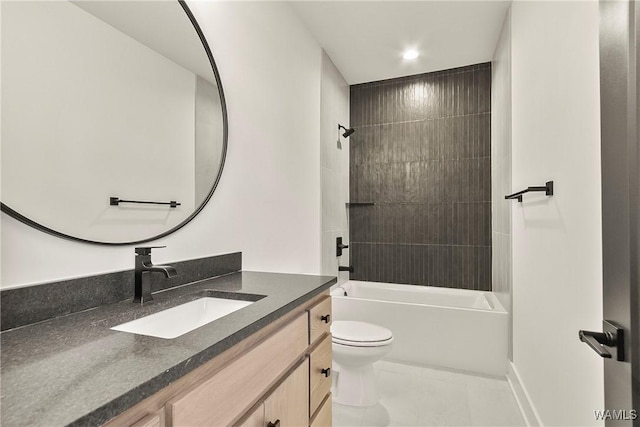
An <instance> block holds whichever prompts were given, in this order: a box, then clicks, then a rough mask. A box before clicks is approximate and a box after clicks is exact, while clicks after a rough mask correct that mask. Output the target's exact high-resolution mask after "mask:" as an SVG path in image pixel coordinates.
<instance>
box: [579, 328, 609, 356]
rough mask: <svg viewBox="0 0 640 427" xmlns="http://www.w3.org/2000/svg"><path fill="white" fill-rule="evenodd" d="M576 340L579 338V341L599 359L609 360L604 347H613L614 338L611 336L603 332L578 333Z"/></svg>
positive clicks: (607, 352)
mask: <svg viewBox="0 0 640 427" xmlns="http://www.w3.org/2000/svg"><path fill="white" fill-rule="evenodd" d="M578 338H580V341H582V342H584V343H586V344H587V345H588V346H589V347H591V348H592V349H593V350H594V351H595V352H596V353H598V354H599V355H600V356H601V357H604V358H605V359H611V353H609V351H608V350H607V349H605V348H604V346H605V345H606V346H608V347H613V346H615V344H616V343H615V338H614V337H613V336H612V335H610V334H606V333H603V332H593V331H578Z"/></svg>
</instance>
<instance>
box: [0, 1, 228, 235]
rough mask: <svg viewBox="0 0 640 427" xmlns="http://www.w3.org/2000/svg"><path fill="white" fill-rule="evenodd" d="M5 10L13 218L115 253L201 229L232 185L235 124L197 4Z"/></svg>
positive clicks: (75, 4)
mask: <svg viewBox="0 0 640 427" xmlns="http://www.w3.org/2000/svg"><path fill="white" fill-rule="evenodd" d="M1 3H2V4H1V7H2V14H1V15H2V22H1V25H2V26H1V33H2V34H1V37H2V39H1V40H2V50H1V53H2V74H1V78H2V80H1V83H2V93H1V98H2V124H1V127H2V153H1V154H2V155H1V162H2V171H1V172H2V181H1V184H2V193H1V198H2V211H3V212H5V213H8V214H10V215H12V216H14V217H15V218H18V219H20V220H22V221H24V222H26V223H27V224H29V225H32V226H34V227H37V228H39V229H40V230H42V231H46V232H49V233H52V234H55V235H58V236H60V237H66V238H71V239H74V240H80V241H86V242H91V243H103V244H129V243H138V242H143V241H147V240H152V239H155V238H158V237H161V236H164V235H166V234H169V233H171V232H173V231H175V230H177V229H178V228H180V227H182V226H183V225H184V224H186V223H187V222H188V221H189V220H191V219H192V218H193V217H194V216H195V215H196V214H197V213H198V212H199V211H200V210H201V209H202V208H203V207H204V205H205V204H206V203H207V201H208V200H209V198H210V197H211V195H212V194H213V191H214V190H215V187H216V185H217V183H218V180H219V179H220V175H221V173H222V167H223V165H224V158H225V153H226V144H227V116H226V107H225V102H224V95H223V92H222V86H221V82H220V77H219V75H218V72H217V69H216V67H215V63H214V61H213V57H212V55H211V52H210V50H209V47H208V45H207V43H206V40H205V39H204V36H203V35H202V32H201V30H200V28H199V27H198V24H197V23H196V21H195V19H194V18H193V15H192V14H191V12H190V11H189V9H188V8H187V6H186V4H184V2H182V1H180V2H178V1H175V2H173V1H95V0H89V1H24V2H4V1H3V2H1ZM113 197H116V198H119V199H121V200H129V201H143V202H160V203H164V202H171V201H175V202H177V203H175V204H174V206H175V207H171V205H164V204H148V203H147V204H140V203H120V204H117V205H112V204H110V201H111V198H113Z"/></svg>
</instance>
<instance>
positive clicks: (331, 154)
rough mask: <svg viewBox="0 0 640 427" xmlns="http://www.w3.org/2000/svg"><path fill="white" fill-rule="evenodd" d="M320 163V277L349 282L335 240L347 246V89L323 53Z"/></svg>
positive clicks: (345, 260)
mask: <svg viewBox="0 0 640 427" xmlns="http://www.w3.org/2000/svg"><path fill="white" fill-rule="evenodd" d="M320 117H321V119H320V126H321V127H320V162H321V166H322V167H321V185H322V192H321V193H322V253H321V257H322V274H325V275H329V276H338V282H339V283H342V282H345V281H346V280H348V279H349V273H348V272H340V274H338V265H345V266H348V265H349V249H345V250H344V251H343V255H342V256H341V257H340V258H338V257H336V238H337V237H342V240H343V243H344V244H348V243H349V224H348V221H347V218H348V215H347V208H346V203H347V202H348V201H349V145H348V144H349V140H348V139H345V138H342V137H341V136H339V135H340V134H339V133H338V123H340V124H342V125H343V126H346V127H347V128H348V127H349V85H348V84H347V82H346V81H345V80H344V78H343V77H342V75H340V72H339V71H338V69H337V68H336V67H335V65H333V62H331V59H330V58H329V57H328V56H327V54H326V53H325V52H322V77H321V94H320Z"/></svg>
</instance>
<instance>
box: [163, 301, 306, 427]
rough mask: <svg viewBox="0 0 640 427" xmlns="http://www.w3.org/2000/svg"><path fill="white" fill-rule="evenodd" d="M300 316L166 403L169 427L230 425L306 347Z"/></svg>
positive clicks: (302, 319) (301, 317)
mask: <svg viewBox="0 0 640 427" xmlns="http://www.w3.org/2000/svg"><path fill="white" fill-rule="evenodd" d="M307 336H308V329H307V319H306V316H305V315H304V314H302V315H300V316H298V317H297V318H296V319H295V320H294V321H293V322H291V323H290V324H288V325H287V326H285V327H284V328H282V329H281V330H280V331H278V332H276V333H275V334H274V335H272V336H271V337H269V338H267V339H266V340H265V341H263V342H262V343H260V344H258V345H257V346H256V347H254V348H253V349H252V350H250V351H249V352H247V353H245V354H244V355H243V356H241V357H239V358H238V359H236V360H235V361H233V362H232V363H231V364H229V365H227V366H226V367H225V368H223V369H221V370H220V371H219V372H217V373H216V374H215V375H214V376H213V377H211V378H210V379H208V380H206V381H205V382H203V383H201V384H199V385H198V386H195V387H194V388H192V389H191V390H189V391H187V392H186V393H184V394H182V395H181V396H180V397H178V398H176V399H174V400H171V401H170V402H169V403H168V404H167V408H168V416H169V418H170V419H171V421H172V425H173V426H175V427H178V426H212V425H231V424H232V423H233V422H234V421H235V419H236V418H237V417H238V416H239V415H241V414H242V413H243V412H244V411H246V410H247V408H248V407H249V406H250V405H252V404H254V403H255V402H256V401H257V399H258V398H259V397H260V396H261V395H262V394H263V393H264V392H265V391H266V390H267V388H268V387H269V386H270V385H271V384H273V383H274V382H275V381H276V379H277V378H278V377H279V376H280V375H282V373H283V372H284V371H285V370H286V369H287V367H289V366H291V364H292V363H293V362H294V361H295V360H296V359H297V358H299V357H300V355H301V354H302V353H303V352H304V350H305V348H306V347H307Z"/></svg>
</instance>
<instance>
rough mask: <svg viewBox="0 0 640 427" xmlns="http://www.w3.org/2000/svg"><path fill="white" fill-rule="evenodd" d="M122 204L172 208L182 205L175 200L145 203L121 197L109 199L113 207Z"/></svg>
mask: <svg viewBox="0 0 640 427" xmlns="http://www.w3.org/2000/svg"><path fill="white" fill-rule="evenodd" d="M120 203H142V204H145V205H169V206H170V207H172V208H175V207H177V206H180V203H178V202H176V201H175V200H171V201H170V202H145V201H141V200H122V199H120V198H119V197H109V204H110V205H111V206H118V205H119V204H120Z"/></svg>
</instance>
